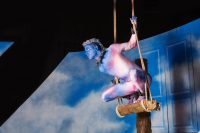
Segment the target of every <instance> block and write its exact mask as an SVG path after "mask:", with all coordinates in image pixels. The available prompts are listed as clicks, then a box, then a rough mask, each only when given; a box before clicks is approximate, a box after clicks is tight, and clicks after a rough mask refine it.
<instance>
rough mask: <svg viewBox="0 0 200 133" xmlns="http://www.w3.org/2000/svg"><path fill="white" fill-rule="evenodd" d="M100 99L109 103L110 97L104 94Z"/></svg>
mask: <svg viewBox="0 0 200 133" xmlns="http://www.w3.org/2000/svg"><path fill="white" fill-rule="evenodd" d="M101 99H102V100H103V101H104V102H109V101H111V98H110V96H109V95H108V94H106V93H103V94H102V95H101Z"/></svg>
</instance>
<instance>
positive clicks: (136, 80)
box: [82, 34, 151, 103]
mask: <svg viewBox="0 0 200 133" xmlns="http://www.w3.org/2000/svg"><path fill="white" fill-rule="evenodd" d="M82 45H83V47H84V50H85V53H86V55H87V57H88V59H95V60H96V62H97V64H98V67H99V70H100V71H101V72H104V73H107V74H109V75H112V76H115V77H117V78H118V79H119V81H120V83H118V84H113V85H112V86H110V87H108V88H107V89H106V90H105V91H104V92H103V94H102V99H103V101H105V102H108V101H111V100H114V99H115V98H117V97H125V98H127V99H128V100H129V103H133V102H135V101H136V100H142V99H144V87H145V85H144V84H145V75H144V72H143V70H142V69H141V68H140V67H139V66H137V65H136V64H135V63H133V62H131V61H130V60H129V59H128V58H126V57H125V56H124V55H123V52H124V51H127V50H130V49H133V48H135V47H136V46H137V44H136V35H135V34H132V35H131V37H130V40H129V41H128V42H125V43H121V44H116V43H114V44H111V45H110V46H109V47H108V48H104V47H103V45H102V43H101V42H100V41H99V40H98V39H96V38H92V39H89V40H87V41H85V42H83V44H82ZM148 81H149V84H151V77H150V75H148Z"/></svg>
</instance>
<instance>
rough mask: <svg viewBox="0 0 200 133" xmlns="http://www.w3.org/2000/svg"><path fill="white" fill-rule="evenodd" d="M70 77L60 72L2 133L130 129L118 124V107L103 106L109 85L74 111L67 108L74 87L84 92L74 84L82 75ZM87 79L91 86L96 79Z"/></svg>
mask: <svg viewBox="0 0 200 133" xmlns="http://www.w3.org/2000/svg"><path fill="white" fill-rule="evenodd" d="M83 64H84V63H83ZM79 68H82V66H81V67H79ZM91 69H92V68H91ZM79 71H85V70H84V69H81V70H79ZM94 71H95V70H93V72H94ZM90 72H92V71H90ZM80 73H81V72H80ZM85 73H86V72H85ZM70 74H71V73H63V72H61V69H60V68H57V69H56V70H55V71H54V72H53V73H52V74H50V76H49V77H48V78H47V79H46V81H45V82H44V83H43V84H42V85H41V86H40V87H39V88H38V89H37V90H36V91H35V92H34V93H33V95H32V96H31V97H29V98H28V99H27V100H26V102H25V103H24V104H22V105H21V106H20V107H19V108H18V110H17V111H16V112H15V113H14V114H13V115H12V116H11V117H10V118H9V119H8V120H7V121H6V122H5V123H4V124H3V125H2V127H1V128H0V133H27V132H28V133H66V132H69V133H77V132H82V133H113V132H115V133H121V132H122V131H125V130H126V129H127V128H128V127H129V125H128V124H125V122H123V121H118V118H117V116H116V114H115V105H116V104H117V103H114V102H109V103H104V102H102V100H101V92H102V89H101V88H104V87H103V85H104V84H105V82H104V83H102V86H101V87H100V88H99V89H97V88H95V89H94V90H99V91H97V92H94V91H92V92H91V90H90V91H89V93H88V95H87V96H85V97H82V98H81V99H82V100H81V101H80V102H79V103H77V104H76V105H75V106H74V107H71V106H69V105H66V103H65V100H66V98H67V97H70V95H71V93H73V91H71V89H72V88H70V87H72V84H73V86H74V84H75V85H77V88H73V89H82V88H81V87H80V84H79V82H78V84H77V81H76V80H75V81H74V79H75V77H77V75H78V74H79V73H78V72H77V73H76V74H75V75H70ZM81 75H84V74H81ZM92 75H95V74H94V73H93V74H92ZM89 77H90V78H89ZM73 78H74V79H73ZM87 78H88V79H87V80H88V82H89V81H90V82H91V78H94V77H91V76H88V77H87ZM83 80H84V79H83ZM82 82H84V81H82ZM70 98H71V97H70ZM73 98H74V99H76V97H73Z"/></svg>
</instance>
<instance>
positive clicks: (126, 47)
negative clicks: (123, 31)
mask: <svg viewBox="0 0 200 133" xmlns="http://www.w3.org/2000/svg"><path fill="white" fill-rule="evenodd" d="M136 46H137V41H136V35H135V34H132V35H131V38H130V40H129V41H128V42H125V43H121V44H118V47H119V48H120V50H121V51H127V50H130V49H133V48H135V47H136Z"/></svg>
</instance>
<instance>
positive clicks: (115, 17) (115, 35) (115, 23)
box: [113, 0, 117, 43]
mask: <svg viewBox="0 0 200 133" xmlns="http://www.w3.org/2000/svg"><path fill="white" fill-rule="evenodd" d="M116 14H117V13H116V0H113V16H114V18H113V19H114V20H113V23H114V25H113V26H114V27H113V29H114V32H113V34H114V43H116V42H117V15H116Z"/></svg>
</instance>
